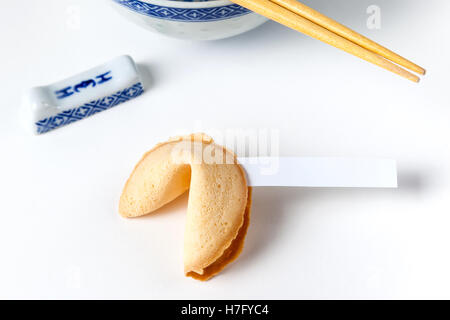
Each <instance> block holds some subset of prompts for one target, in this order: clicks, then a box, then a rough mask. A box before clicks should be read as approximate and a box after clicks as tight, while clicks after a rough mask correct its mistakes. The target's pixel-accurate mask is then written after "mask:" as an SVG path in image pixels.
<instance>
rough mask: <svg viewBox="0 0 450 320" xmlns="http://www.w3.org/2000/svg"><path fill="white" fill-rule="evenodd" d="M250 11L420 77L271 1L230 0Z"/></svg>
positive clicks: (412, 77)
mask: <svg viewBox="0 0 450 320" xmlns="http://www.w3.org/2000/svg"><path fill="white" fill-rule="evenodd" d="M232 1H233V2H234V3H237V4H239V5H240V6H242V7H245V8H247V9H249V10H251V11H254V12H256V13H258V14H260V15H262V16H265V17H267V18H269V19H271V20H274V21H276V22H278V23H280V24H283V25H285V26H287V27H289V28H291V29H294V30H296V31H299V32H302V33H304V34H306V35H308V36H310V37H312V38H315V39H318V40H320V41H323V42H325V43H327V44H329V45H332V46H334V47H336V48H338V49H341V50H343V51H345V52H347V53H350V54H352V55H354V56H357V57H359V58H361V59H363V60H366V61H368V62H371V63H373V64H375V65H377V66H379V67H381V68H384V69H386V70H388V71H391V72H393V73H396V74H398V75H400V76H402V77H404V78H406V79H408V80H411V81H414V82H419V81H420V78H419V77H418V76H416V75H414V74H412V73H411V72H409V71H406V70H405V69H403V68H401V67H399V66H398V65H396V64H393V63H392V62H390V61H388V60H386V59H385V58H383V57H381V56H380V55H378V54H376V53H374V52H372V51H370V50H367V49H365V48H363V47H361V46H359V45H357V44H356V43H354V42H352V41H350V40H347V39H345V38H343V37H341V36H339V35H337V34H335V33H333V32H331V31H330V30H328V29H326V28H324V27H321V26H319V25H317V24H315V23H314V22H312V21H310V20H308V19H306V18H303V17H302V16H299V15H297V14H295V13H293V12H292V11H289V10H287V9H285V8H284V7H282V6H280V5H278V4H276V3H273V2H271V1H269V0H232Z"/></svg>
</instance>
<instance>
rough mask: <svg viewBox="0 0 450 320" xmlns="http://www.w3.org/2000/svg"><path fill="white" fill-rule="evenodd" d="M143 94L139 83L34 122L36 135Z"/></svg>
mask: <svg viewBox="0 0 450 320" xmlns="http://www.w3.org/2000/svg"><path fill="white" fill-rule="evenodd" d="M143 92H144V88H143V86H142V84H141V83H136V84H134V85H132V86H131V87H129V88H127V89H124V90H122V91H119V92H117V93H115V94H113V95H111V96H108V97H104V98H101V99H98V100H96V101H92V102H89V103H86V104H85V105H82V106H80V107H77V108H73V109H70V110H66V111H63V112H61V113H58V114H57V115H55V116H52V117H49V118H46V119H43V120H40V121H38V122H36V126H37V132H38V134H42V133H46V132H48V131H50V130H53V129H56V128H59V127H62V126H65V125H66V124H69V123H72V122H75V121H78V120H81V119H84V118H87V117H89V116H92V115H94V114H96V113H98V112H101V111H104V110H107V109H110V108H112V107H115V106H117V105H118V104H121V103H123V102H126V101H128V100H131V99H134V98H136V97H137V96H140V95H141V94H142V93H143Z"/></svg>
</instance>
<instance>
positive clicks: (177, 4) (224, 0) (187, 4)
mask: <svg viewBox="0 0 450 320" xmlns="http://www.w3.org/2000/svg"><path fill="white" fill-rule="evenodd" d="M139 1H140V2H144V3H148V4H153V5H158V6H163V7H169V8H188V9H202V8H212V7H223V6H229V5H233V4H234V5H236V4H235V3H234V2H231V1H230V0H206V1H179V0H139Z"/></svg>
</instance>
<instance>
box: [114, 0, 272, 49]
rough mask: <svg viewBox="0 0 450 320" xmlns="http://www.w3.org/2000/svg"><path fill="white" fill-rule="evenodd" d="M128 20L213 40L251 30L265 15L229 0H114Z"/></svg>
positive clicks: (170, 32)
mask: <svg viewBox="0 0 450 320" xmlns="http://www.w3.org/2000/svg"><path fill="white" fill-rule="evenodd" d="M113 2H114V3H113V5H114V7H115V8H117V10H119V13H121V14H122V15H123V16H125V17H126V18H128V19H129V20H131V21H133V22H135V23H137V24H139V25H141V26H143V27H145V28H147V29H149V30H152V31H156V32H158V33H162V34H164V35H167V36H170V37H175V38H179V39H189V40H216V39H223V38H228V37H232V36H235V35H238V34H241V33H244V32H247V31H249V30H252V29H254V28H256V27H258V26H260V25H261V24H263V23H264V22H266V21H267V19H266V18H264V17H262V16H260V15H258V14H256V13H254V12H252V11H250V10H248V9H246V8H243V7H241V6H239V5H237V4H234V3H232V2H230V1H228V0H211V1H209V0H206V1H189V0H113Z"/></svg>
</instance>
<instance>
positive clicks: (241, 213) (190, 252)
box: [119, 134, 251, 280]
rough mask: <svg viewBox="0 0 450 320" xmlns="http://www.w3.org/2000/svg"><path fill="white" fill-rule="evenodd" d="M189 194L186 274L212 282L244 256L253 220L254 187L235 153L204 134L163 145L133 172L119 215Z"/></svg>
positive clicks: (133, 213) (140, 211)
mask: <svg viewBox="0 0 450 320" xmlns="http://www.w3.org/2000/svg"><path fill="white" fill-rule="evenodd" d="M188 190H189V200H188V208H187V216H186V225H185V234H184V273H185V275H186V276H189V277H192V278H195V279H198V280H208V279H210V278H211V277H213V276H214V275H216V274H218V273H219V272H220V271H221V270H223V268H224V267H225V266H226V265H227V264H229V263H230V262H232V261H233V260H235V259H236V258H237V257H238V256H239V254H240V253H241V251H242V249H243V245H244V239H245V235H246V233H247V229H248V225H249V221H250V207H251V188H249V187H248V186H247V181H246V176H245V172H244V171H243V169H242V167H241V166H240V165H239V164H238V163H237V159H236V156H235V154H234V153H233V152H231V151H229V150H227V149H226V148H224V147H222V146H220V145H217V144H215V143H214V141H213V140H212V139H211V138H210V137H208V136H206V135H204V134H193V135H189V136H185V137H177V138H172V139H170V140H169V141H168V142H165V143H161V144H158V145H157V146H156V147H155V148H153V149H152V150H150V151H149V152H147V153H146V154H145V155H144V157H143V158H142V159H141V161H140V162H139V163H138V164H137V165H136V167H135V168H134V170H133V172H132V173H131V176H130V178H129V179H128V181H127V182H126V184H125V187H124V190H123V193H122V195H121V197H120V203H119V213H120V214H121V215H122V216H123V217H127V218H134V217H139V216H143V215H147V214H150V213H152V212H154V211H155V210H157V209H159V208H161V207H162V206H164V205H165V204H167V203H169V202H171V201H173V200H174V199H176V198H177V197H179V196H180V195H182V194H183V193H185V192H186V191H188Z"/></svg>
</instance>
